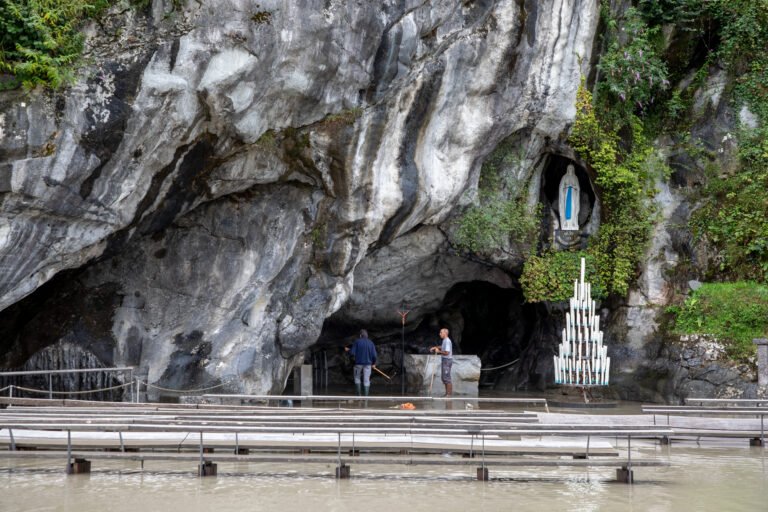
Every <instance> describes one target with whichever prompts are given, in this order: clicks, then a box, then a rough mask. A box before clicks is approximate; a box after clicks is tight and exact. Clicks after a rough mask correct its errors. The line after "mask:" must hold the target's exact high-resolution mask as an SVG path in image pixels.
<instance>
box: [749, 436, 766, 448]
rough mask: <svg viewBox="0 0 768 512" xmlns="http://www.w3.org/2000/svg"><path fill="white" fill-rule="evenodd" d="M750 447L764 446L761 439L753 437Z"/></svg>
mask: <svg viewBox="0 0 768 512" xmlns="http://www.w3.org/2000/svg"><path fill="white" fill-rule="evenodd" d="M749 446H763V440H762V439H760V438H759V437H753V438H752V439H750V440H749Z"/></svg>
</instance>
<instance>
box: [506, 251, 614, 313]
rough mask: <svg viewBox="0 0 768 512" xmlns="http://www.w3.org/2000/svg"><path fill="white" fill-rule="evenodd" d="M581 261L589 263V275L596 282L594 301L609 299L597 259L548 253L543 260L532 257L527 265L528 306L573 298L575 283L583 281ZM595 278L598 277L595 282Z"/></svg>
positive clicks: (577, 253) (523, 280)
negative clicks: (581, 278)
mask: <svg viewBox="0 0 768 512" xmlns="http://www.w3.org/2000/svg"><path fill="white" fill-rule="evenodd" d="M581 258H585V259H586V268H585V273H586V275H587V279H588V280H589V281H591V282H592V298H594V299H602V298H604V297H605V287H604V285H603V283H602V282H601V281H600V277H599V274H598V273H597V269H596V266H595V258H594V257H593V256H592V255H591V254H588V253H586V252H584V251H548V252H546V253H544V254H543V255H541V256H537V255H535V254H534V255H531V256H530V257H529V258H528V260H526V262H525V271H524V272H523V275H522V276H521V277H520V285H521V286H522V288H523V293H524V294H525V299H526V300H527V301H528V302H542V301H565V300H568V299H569V298H570V297H572V296H573V282H574V281H576V280H577V279H578V278H579V273H580V271H581ZM593 276H598V277H597V278H596V279H593Z"/></svg>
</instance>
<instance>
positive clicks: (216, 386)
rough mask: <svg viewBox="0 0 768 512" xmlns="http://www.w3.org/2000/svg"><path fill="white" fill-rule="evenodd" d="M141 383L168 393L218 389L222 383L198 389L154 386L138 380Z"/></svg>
mask: <svg viewBox="0 0 768 512" xmlns="http://www.w3.org/2000/svg"><path fill="white" fill-rule="evenodd" d="M139 382H141V383H142V384H144V385H145V386H146V387H147V388H155V389H159V390H160V391H168V392H170V393H200V392H201V391H210V390H211V389H218V388H220V387H222V386H224V384H216V385H215V386H211V387H209V388H200V389H170V388H163V387H160V386H155V385H154V384H150V383H149V382H144V381H139Z"/></svg>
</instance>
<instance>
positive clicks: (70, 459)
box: [67, 430, 72, 473]
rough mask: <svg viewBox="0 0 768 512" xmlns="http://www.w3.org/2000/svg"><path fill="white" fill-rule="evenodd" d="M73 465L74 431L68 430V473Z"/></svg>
mask: <svg viewBox="0 0 768 512" xmlns="http://www.w3.org/2000/svg"><path fill="white" fill-rule="evenodd" d="M71 467H72V431H70V430H67V473H69V471H70V469H69V468H71Z"/></svg>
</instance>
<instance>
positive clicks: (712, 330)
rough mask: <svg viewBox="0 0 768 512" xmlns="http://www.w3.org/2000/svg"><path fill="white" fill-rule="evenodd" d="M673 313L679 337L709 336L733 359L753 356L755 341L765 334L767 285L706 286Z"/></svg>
mask: <svg viewBox="0 0 768 512" xmlns="http://www.w3.org/2000/svg"><path fill="white" fill-rule="evenodd" d="M670 310H671V312H672V313H674V314H675V316H676V319H675V327H674V331H675V332H676V333H678V334H710V335H712V336H715V337H716V338H718V339H719V340H720V341H721V342H723V343H724V344H725V346H726V352H727V353H728V356H729V357H731V358H732V359H735V360H742V359H747V358H749V357H752V356H754V355H755V352H756V347H755V345H754V344H753V343H752V340H753V339H754V338H762V337H765V336H766V334H767V333H768V286H765V285H761V284H757V283H754V282H743V281H742V282H737V283H706V284H703V285H702V286H701V287H700V288H699V289H698V290H696V291H694V292H693V293H692V294H691V295H690V296H689V297H688V299H687V300H686V301H685V303H684V304H683V305H682V306H680V307H673V308H670Z"/></svg>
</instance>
